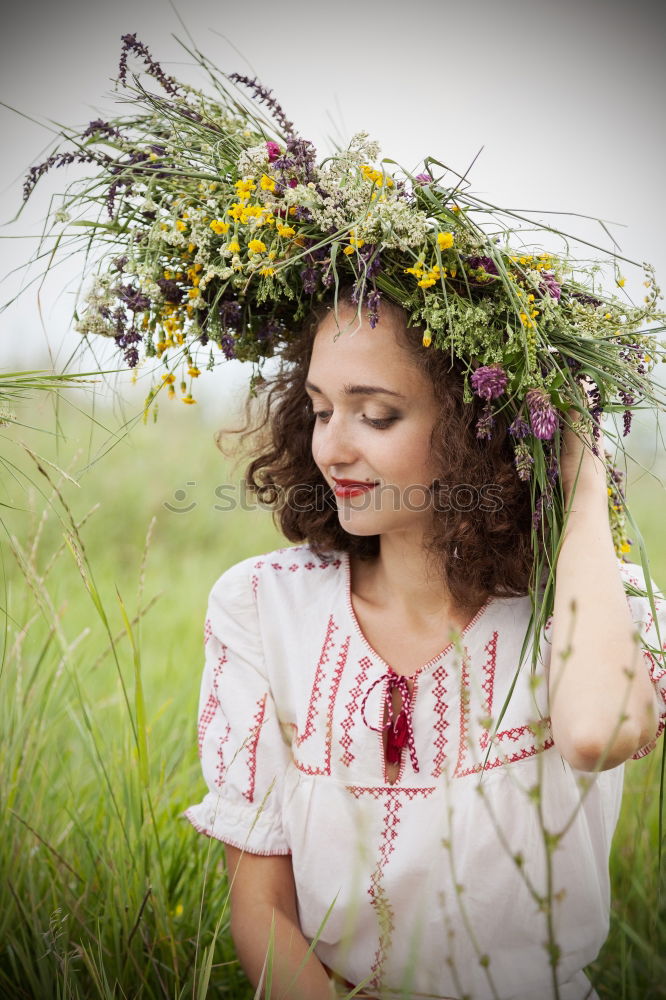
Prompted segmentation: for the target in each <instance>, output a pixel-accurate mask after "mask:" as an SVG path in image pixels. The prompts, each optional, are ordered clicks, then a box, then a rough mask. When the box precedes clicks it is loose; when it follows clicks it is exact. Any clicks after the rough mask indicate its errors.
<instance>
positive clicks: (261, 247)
mask: <svg viewBox="0 0 666 1000" xmlns="http://www.w3.org/2000/svg"><path fill="white" fill-rule="evenodd" d="M247 248H248V250H249V251H250V253H265V251H266V244H265V243H264V242H263V241H262V240H250V242H249V243H248V245H247Z"/></svg>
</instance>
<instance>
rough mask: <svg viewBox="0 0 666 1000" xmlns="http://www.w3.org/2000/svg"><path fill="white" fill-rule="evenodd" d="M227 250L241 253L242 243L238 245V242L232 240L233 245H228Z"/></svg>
mask: <svg viewBox="0 0 666 1000" xmlns="http://www.w3.org/2000/svg"><path fill="white" fill-rule="evenodd" d="M227 250H230V251H231V253H240V243H237V242H236V240H232V241H231V243H228V244H227Z"/></svg>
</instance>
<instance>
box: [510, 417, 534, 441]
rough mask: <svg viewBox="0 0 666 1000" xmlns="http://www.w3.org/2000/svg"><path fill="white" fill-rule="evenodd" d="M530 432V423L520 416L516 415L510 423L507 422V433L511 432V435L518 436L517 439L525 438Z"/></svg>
mask: <svg viewBox="0 0 666 1000" xmlns="http://www.w3.org/2000/svg"><path fill="white" fill-rule="evenodd" d="M531 433H532V431H531V430H530V425H529V424H528V422H527V421H526V420H523V418H522V417H520V416H518V417H516V419H515V420H514V421H513V423H512V424H509V434H511V435H512V437H515V438H518V440H521V439H522V438H526V437H527V435H528V434H531Z"/></svg>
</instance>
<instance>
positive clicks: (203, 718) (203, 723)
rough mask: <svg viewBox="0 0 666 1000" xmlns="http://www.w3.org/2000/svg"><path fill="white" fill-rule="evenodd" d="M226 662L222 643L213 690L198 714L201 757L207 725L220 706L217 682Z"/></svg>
mask: <svg viewBox="0 0 666 1000" xmlns="http://www.w3.org/2000/svg"><path fill="white" fill-rule="evenodd" d="M226 662H227V647H226V646H225V645H224V644H222V653H221V654H220V657H219V659H218V661H217V663H216V664H215V667H214V668H213V690H212V691H211V693H210V694H209V695H208V699H207V701H206V704H205V705H204V707H203V709H202V711H201V715H200V716H199V727H198V731H197V736H198V745H199V757H201V754H202V751H203V741H204V739H205V738H206V732H207V730H208V727H209V725H210V724H211V722H212V721H213V719H214V718H215V713H216V712H217V710H218V708H219V707H220V702H219V700H218V697H217V694H218V692H217V682H218V680H219V677H220V674H221V673H222V668H223V666H224V664H225V663H226Z"/></svg>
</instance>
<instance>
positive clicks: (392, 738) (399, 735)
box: [386, 709, 408, 764]
mask: <svg viewBox="0 0 666 1000" xmlns="http://www.w3.org/2000/svg"><path fill="white" fill-rule="evenodd" d="M407 735H408V733H407V716H406V715H405V710H404V709H401V710H400V713H399V714H398V717H397V719H396V720H395V722H394V723H393V725H392V726H389V729H388V733H387V737H386V760H387V762H388V763H389V764H398V763H399V761H400V751H401V750H402V748H403V747H404V745H405V743H406V742H407Z"/></svg>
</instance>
